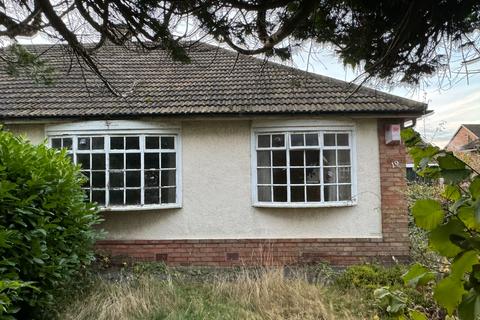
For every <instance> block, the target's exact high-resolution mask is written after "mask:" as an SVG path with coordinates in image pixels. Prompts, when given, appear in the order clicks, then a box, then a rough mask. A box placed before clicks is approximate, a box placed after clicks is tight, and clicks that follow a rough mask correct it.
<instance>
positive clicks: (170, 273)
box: [53, 263, 405, 320]
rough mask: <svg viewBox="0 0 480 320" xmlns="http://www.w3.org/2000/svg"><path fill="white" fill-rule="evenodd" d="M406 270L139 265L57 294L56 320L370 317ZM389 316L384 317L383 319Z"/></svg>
mask: <svg viewBox="0 0 480 320" xmlns="http://www.w3.org/2000/svg"><path fill="white" fill-rule="evenodd" d="M404 270H405V267H404V266H394V267H390V268H384V267H379V266H375V265H362V266H356V267H352V268H349V269H347V270H346V271H345V272H338V271H335V270H333V269H331V268H329V267H328V266H325V265H317V266H309V267H304V268H295V269H267V268H261V269H246V268H238V269H229V270H219V269H207V268H168V267H166V266H165V265H163V264H158V263H149V264H137V265H134V266H132V267H126V268H122V269H120V270H115V271H111V270H103V271H102V272H100V273H95V274H90V275H89V276H86V277H85V278H84V279H83V281H82V282H81V284H77V285H76V286H75V287H76V288H75V289H73V290H72V289H71V290H69V291H68V292H59V295H58V298H57V299H58V303H57V307H56V310H54V311H53V312H54V313H55V314H56V316H57V317H58V318H59V319H76V320H80V319H98V320H102V319H118V320H123V319H346V320H348V319H374V318H375V316H378V317H381V318H382V319H383V318H384V317H383V315H382V314H383V309H382V306H380V305H378V304H377V303H376V302H375V299H374V298H373V290H374V289H376V288H378V287H379V286H393V287H395V286H401V283H400V281H401V280H400V275H401V274H402V272H403V271H404ZM385 315H386V314H385Z"/></svg>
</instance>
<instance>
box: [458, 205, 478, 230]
mask: <svg viewBox="0 0 480 320" xmlns="http://www.w3.org/2000/svg"><path fill="white" fill-rule="evenodd" d="M457 216H458V218H459V219H460V220H461V221H462V222H463V223H464V224H465V226H466V227H467V228H469V229H472V230H476V231H479V230H480V220H477V216H476V214H475V208H473V207H471V206H462V207H460V208H458V210H457Z"/></svg>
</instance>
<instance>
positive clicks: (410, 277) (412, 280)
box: [402, 263, 435, 288]
mask: <svg viewBox="0 0 480 320" xmlns="http://www.w3.org/2000/svg"><path fill="white" fill-rule="evenodd" d="M402 279H403V282H404V283H405V285H408V286H411V287H414V288H416V287H417V286H423V285H425V284H427V283H428V282H429V281H431V280H433V279H435V273H434V272H431V271H430V270H428V269H427V268H425V267H424V266H422V265H421V264H419V263H416V264H414V265H413V266H412V267H411V268H410V270H408V271H407V272H406V273H405V274H403V275H402Z"/></svg>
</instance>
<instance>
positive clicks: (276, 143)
mask: <svg viewBox="0 0 480 320" xmlns="http://www.w3.org/2000/svg"><path fill="white" fill-rule="evenodd" d="M284 146H285V136H284V135H283V134H274V135H272V147H284Z"/></svg>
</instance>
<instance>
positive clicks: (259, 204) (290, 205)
mask: <svg viewBox="0 0 480 320" xmlns="http://www.w3.org/2000/svg"><path fill="white" fill-rule="evenodd" d="M356 205H357V202H355V201H336V202H326V203H302V202H299V203H267V202H257V203H254V204H253V207H256V208H286V209H294V208H332V207H353V206H356Z"/></svg>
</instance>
